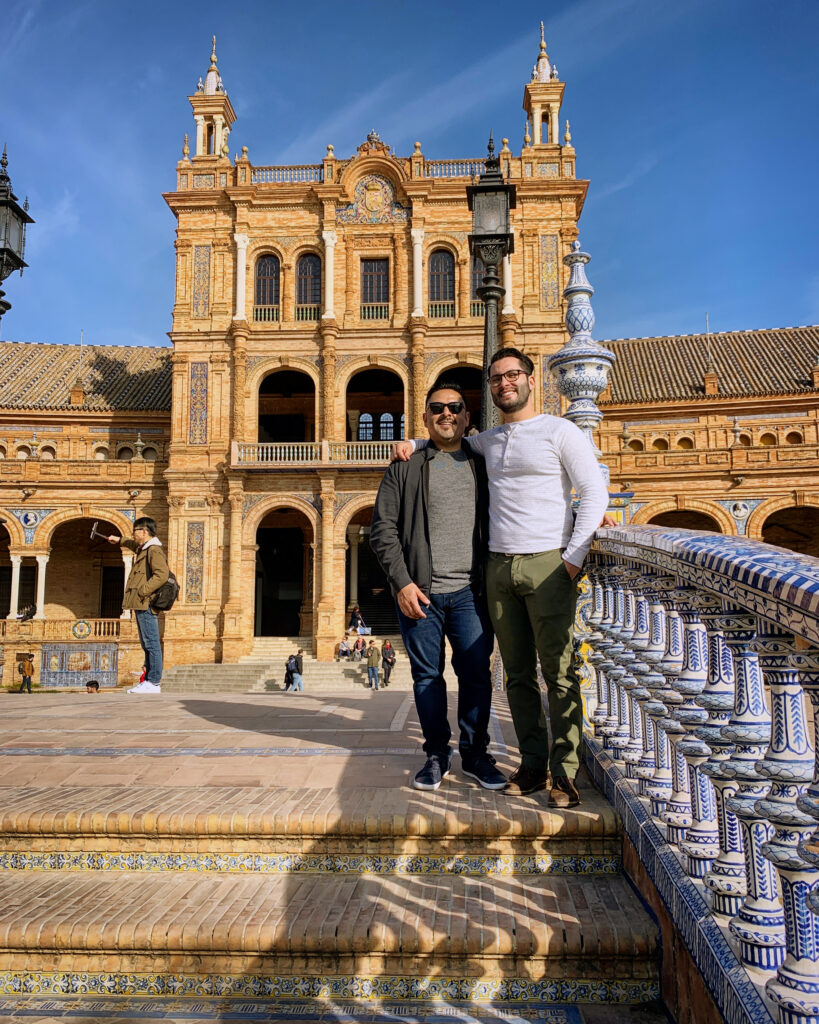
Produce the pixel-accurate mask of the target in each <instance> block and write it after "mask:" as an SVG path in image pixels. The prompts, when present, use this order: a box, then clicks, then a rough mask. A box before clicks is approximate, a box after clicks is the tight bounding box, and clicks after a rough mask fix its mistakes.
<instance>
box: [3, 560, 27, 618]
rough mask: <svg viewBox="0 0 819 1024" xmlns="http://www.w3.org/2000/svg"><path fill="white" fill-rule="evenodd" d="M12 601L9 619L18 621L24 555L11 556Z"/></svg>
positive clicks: (10, 602)
mask: <svg viewBox="0 0 819 1024" xmlns="http://www.w3.org/2000/svg"><path fill="white" fill-rule="evenodd" d="M10 558H11V599H10V601H9V613H8V615H7V616H6V618H7V619H16V618H17V612H18V611H19V608H18V607H17V606H18V605H19V603H20V566H21V565H22V564H23V556H22V555H11V556H10Z"/></svg>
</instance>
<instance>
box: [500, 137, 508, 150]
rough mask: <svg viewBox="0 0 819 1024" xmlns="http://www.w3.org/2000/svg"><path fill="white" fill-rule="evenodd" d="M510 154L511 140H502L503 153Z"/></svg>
mask: <svg viewBox="0 0 819 1024" xmlns="http://www.w3.org/2000/svg"><path fill="white" fill-rule="evenodd" d="M508 152H509V139H501V153H508Z"/></svg>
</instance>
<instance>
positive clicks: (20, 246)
mask: <svg viewBox="0 0 819 1024" xmlns="http://www.w3.org/2000/svg"><path fill="white" fill-rule="evenodd" d="M8 164H9V161H8V157H7V155H6V147H5V146H4V147H3V155H2V157H0V284H2V283H3V281H5V279H6V278H7V277H8V276H9V274H13V273H14V271H15V270H19V271H20V273H21V274H22V273H23V268H24V267H27V266H28V264H27V263H26V261H25V260H24V259H23V255H24V253H25V249H26V225H28V224H33V223H34V220H33V218H32V217H29V215H28V199H26V201H25V203H23V205H22V206H20V205H19V203H18V202H17V196H16V195H15V194H14V193H13V192H12V190H11V179H10V178H9V176H8V172H7V171H6V168H7V167H8ZM3 295H4V292H3V290H2V288H0V319H2V316H3V314H4V313H7V312H8V311H9V310H10V309H11V303H10V302H6V300H5V299H4V298H3Z"/></svg>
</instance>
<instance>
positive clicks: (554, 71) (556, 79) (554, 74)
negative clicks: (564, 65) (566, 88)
mask: <svg viewBox="0 0 819 1024" xmlns="http://www.w3.org/2000/svg"><path fill="white" fill-rule="evenodd" d="M552 80H553V81H555V82H559V81H560V78H559V77H558V74H557V64H552Z"/></svg>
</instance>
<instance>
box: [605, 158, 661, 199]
mask: <svg viewBox="0 0 819 1024" xmlns="http://www.w3.org/2000/svg"><path fill="white" fill-rule="evenodd" d="M659 160H660V156H659V153H646V155H645V156H643V157H641V158H640V159H639V160H638V161H637V163H636V164H635V165H634V166H633V167H632V168H631V170H630V171H629V172H628V174H625V175H624V176H623V177H622V178H620V179H619V180H617V181H612V182H609V184H608V185H603V186H602V188H596V189H594V191H593V192H592V193H591V195H590V196H589V202H590V203H591V202H595V201H597V200H600V199H605V198H606V197H607V196H613V195H614V194H615V192H622V191H624V189H627V188H631V186H632V185H634V184H636V183H637V182H638V181H639V180H640V179H641V178H645V176H646V175H647V174H650V173H651V172H652V171H653V170H654V168H655V167H656V166H657V164H658V163H659Z"/></svg>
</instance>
